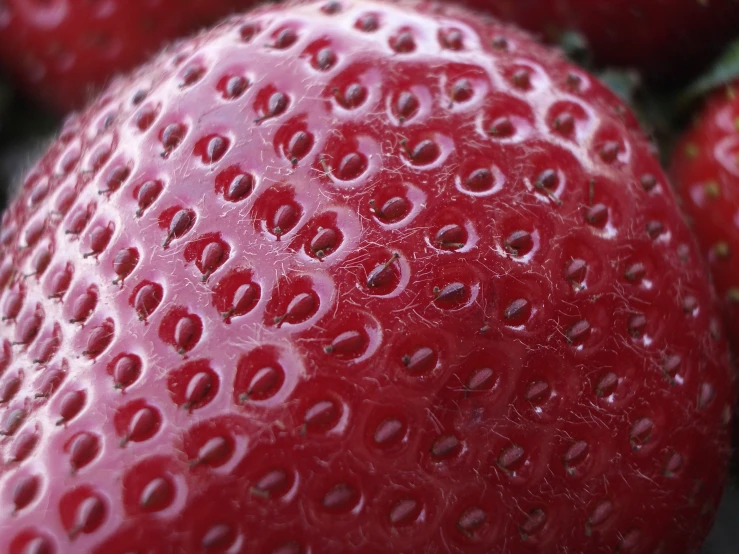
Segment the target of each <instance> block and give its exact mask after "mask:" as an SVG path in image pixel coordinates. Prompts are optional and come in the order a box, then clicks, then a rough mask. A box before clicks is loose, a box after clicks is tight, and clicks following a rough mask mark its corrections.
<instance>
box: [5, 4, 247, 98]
mask: <svg viewBox="0 0 739 554" xmlns="http://www.w3.org/2000/svg"><path fill="white" fill-rule="evenodd" d="M254 3H255V2H253V1H251V0H105V1H102V2H100V1H90V0H3V1H2V2H0V65H2V66H3V67H4V69H5V71H6V72H8V74H9V75H10V76H11V78H12V79H13V81H14V82H15V83H16V84H17V85H18V86H19V87H21V88H22V89H23V90H24V92H25V93H27V94H29V95H31V96H33V97H35V98H37V99H38V100H40V101H42V102H43V103H44V104H46V105H47V106H49V107H51V108H53V109H55V110H56V111H59V112H66V111H69V110H70V109H72V108H75V107H81V106H82V105H83V104H85V102H86V101H87V100H88V99H89V97H90V95H91V94H92V93H93V92H94V91H95V90H96V89H98V88H99V87H100V86H101V85H103V84H105V83H107V82H108V81H110V79H111V77H113V76H114V75H115V74H116V73H118V72H120V71H125V70H128V69H130V68H132V67H134V66H136V65H138V64H139V63H141V62H143V61H144V60H146V58H147V57H148V56H150V55H151V54H154V53H155V52H156V51H158V50H159V49H160V48H161V47H162V46H163V45H164V44H166V43H167V42H169V41H171V40H173V39H176V38H178V37H181V36H182V35H185V34H187V33H190V32H192V31H193V30H195V29H197V28H198V27H202V26H203V25H207V24H209V23H211V22H214V21H216V20H217V19H218V18H220V17H223V16H224V15H226V14H228V13H229V12H232V11H234V10H235V9H237V8H243V7H246V6H250V5H252V4H254Z"/></svg>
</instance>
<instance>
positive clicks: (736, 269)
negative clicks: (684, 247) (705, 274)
mask: <svg viewBox="0 0 739 554" xmlns="http://www.w3.org/2000/svg"><path fill="white" fill-rule="evenodd" d="M738 155H739V99H738V98H737V96H736V88H735V85H733V86H732V85H729V86H725V87H722V88H721V89H720V90H719V91H717V92H715V93H714V94H713V95H712V96H710V97H709V98H708V99H707V102H706V105H705V106H704V107H703V109H702V111H701V113H700V114H699V116H698V117H696V119H695V121H694V122H693V124H692V126H691V128H690V129H688V131H687V132H686V133H685V134H684V135H683V136H682V137H681V139H680V141H679V143H678V145H677V146H676V147H675V150H674V154H673V159H672V166H671V174H672V180H673V183H674V185H675V188H676V189H677V192H678V195H679V198H680V200H681V203H682V207H683V209H684V211H685V213H686V215H687V216H688V218H689V220H690V224H691V226H692V228H693V231H694V232H695V235H696V236H697V237H698V241H699V243H700V246H701V249H702V251H703V255H704V257H705V258H706V259H707V260H708V264H709V267H710V269H711V275H712V277H713V281H714V283H715V286H716V289H717V291H718V293H719V295H720V296H721V300H722V308H723V313H724V319H725V323H726V329H727V331H728V333H729V339H730V341H731V343H732V346H733V348H734V350H735V351H736V352H739V220H737V213H739V157H738Z"/></svg>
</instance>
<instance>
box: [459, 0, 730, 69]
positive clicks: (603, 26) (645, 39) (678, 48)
mask: <svg viewBox="0 0 739 554" xmlns="http://www.w3.org/2000/svg"><path fill="white" fill-rule="evenodd" d="M465 3H467V4H468V5H470V6H473V7H475V8H478V9H481V10H486V11H489V12H490V13H493V14H495V15H498V16H500V17H502V18H503V19H506V20H509V21H514V22H516V23H518V24H519V25H522V26H524V27H526V28H527V29H530V30H532V31H535V32H537V33H539V34H541V35H542V36H544V37H546V38H549V39H550V40H553V41H557V40H559V39H560V36H561V33H562V32H563V31H572V30H574V31H578V32H580V33H581V34H582V35H583V37H584V38H585V39H586V40H587V42H588V45H589V47H590V49H591V51H592V53H593V54H594V56H595V59H596V61H597V62H598V63H600V64H605V65H616V66H628V67H637V68H639V69H641V70H642V71H643V72H644V74H645V76H646V77H648V78H649V79H651V80H652V81H654V82H658V83H659V82H661V81H662V80H663V79H669V80H675V79H683V78H685V77H686V76H689V75H690V74H693V73H696V72H700V71H702V69H703V67H704V66H705V64H706V63H707V62H708V61H710V59H711V57H712V56H714V55H715V54H717V53H718V52H719V51H720V50H721V49H722V48H723V47H724V45H725V44H726V42H727V41H728V40H729V39H731V38H732V37H735V36H736V32H737V31H736V30H737V28H738V27H739V2H737V0H709V1H702V0H619V1H617V2H614V1H612V0H465Z"/></svg>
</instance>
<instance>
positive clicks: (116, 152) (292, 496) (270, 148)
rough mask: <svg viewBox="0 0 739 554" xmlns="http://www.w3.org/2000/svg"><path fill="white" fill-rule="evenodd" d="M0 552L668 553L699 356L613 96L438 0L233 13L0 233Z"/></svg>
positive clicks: (689, 439)
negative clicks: (436, 1) (0, 250)
mask: <svg viewBox="0 0 739 554" xmlns="http://www.w3.org/2000/svg"><path fill="white" fill-rule="evenodd" d="M0 243H1V244H2V245H3V249H4V250H3V259H2V264H0V283H1V284H2V287H3V288H2V295H1V296H0V309H1V310H2V314H1V315H2V317H3V318H4V319H3V321H2V322H0V347H1V348H0V353H2V358H0V360H1V361H2V376H0V401H1V402H0V433H2V435H0V459H1V460H2V466H0V467H1V469H0V507H1V508H2V509H0V552H10V554H21V553H23V554H25V553H27V552H34V553H39V552H44V553H46V552H51V553H54V554H78V553H83V552H84V553H88V552H90V553H92V554H125V553H130V552H138V553H146V554H170V553H171V554H175V553H176V554H181V553H186V554H189V553H201V552H206V553H211V552H215V553H218V554H224V553H237V552H238V553H250V554H251V553H265V554H288V553H290V554H294V553H303V554H307V553H321V554H325V553H328V554H343V553H348V552H352V553H360V554H365V553H366V554H374V553H382V552H388V551H390V552H403V553H419V554H421V553H437V552H439V553H441V552H457V553H487V552H491V551H494V552H496V551H505V552H507V553H509V554H524V553H529V552H542V553H549V552H564V551H567V552H587V553H594V554H599V553H603V554H605V553H613V552H644V553H653V552H665V553H670V554H673V553H676V554H682V553H693V552H696V551H697V549H698V548H699V545H700V543H701V542H702V540H703V537H704V536H705V534H706V532H707V530H708V529H709V527H710V525H711V522H712V519H713V514H714V511H715V508H716V505H717V502H718V500H719V498H720V495H721V492H722V488H723V483H724V472H725V468H726V465H727V458H728V455H729V446H728V434H729V430H728V429H729V424H730V418H731V413H730V411H731V410H730V405H731V392H730V391H731V389H732V386H731V385H732V383H731V374H730V370H729V367H728V361H727V358H728V356H727V345H726V341H725V340H724V338H722V336H721V326H720V323H718V321H717V319H718V317H717V314H716V312H715V310H714V308H713V300H712V296H711V292H710V288H709V285H708V282H707V278H706V276H705V275H704V270H703V269H702V264H701V257H700V253H699V252H698V251H697V249H696V248H695V247H694V246H693V242H692V239H691V237H690V234H689V230H688V228H687V226H686V225H685V224H684V222H683V221H682V220H681V218H680V215H679V214H678V210H677V207H676V203H675V200H674V197H673V196H672V193H671V192H670V189H669V187H668V185H667V181H666V178H665V176H664V174H663V172H662V171H661V170H660V167H659V165H658V163H657V161H656V160H655V158H654V156H653V153H652V149H651V148H650V146H649V144H648V142H647V141H646V139H645V138H644V136H643V135H642V134H641V133H640V131H639V130H638V128H637V126H636V123H635V120H634V118H633V117H632V115H630V113H629V112H628V110H627V109H626V108H625V107H624V106H623V105H622V104H621V103H620V102H619V101H618V100H617V99H616V98H615V97H614V96H613V95H612V94H611V93H610V92H608V91H607V90H606V89H605V88H604V87H603V86H601V85H600V84H599V83H598V82H597V81H596V80H594V79H593V78H592V77H590V76H589V75H588V74H586V73H584V72H583V71H582V70H579V69H577V68H575V67H573V66H571V65H570V64H569V63H568V62H566V61H565V60H564V59H563V58H562V57H561V56H560V55H559V54H557V53H555V52H552V51H551V50H549V49H547V48H545V47H542V46H540V45H538V44H536V43H535V42H533V41H532V40H531V39H530V38H529V37H528V36H527V35H525V34H523V33H521V32H519V31H517V30H515V29H512V28H510V27H508V26H504V25H501V24H499V23H496V22H494V21H492V20H485V19H483V18H481V17H480V16H479V15H477V14H471V13H469V12H467V11H464V10H462V9H461V8H455V7H452V6H444V5H437V4H430V3H420V4H417V3H397V4H388V3H379V2H371V1H362V0H359V1H356V2H328V3H326V2H323V3H309V4H303V5H284V6H277V7H264V8H260V9H259V10H257V11H255V12H252V13H250V14H246V15H243V16H239V17H232V18H231V19H229V20H228V21H226V22H224V23H223V24H221V25H220V26H219V27H218V28H217V29H215V30H213V31H211V32H209V33H206V34H203V35H201V36H199V37H196V38H194V39H192V40H190V41H188V42H184V43H181V44H179V45H178V46H176V47H174V48H173V49H171V50H170V51H168V52H165V53H163V54H161V55H160V56H159V57H158V58H156V59H155V60H153V61H152V62H151V63H150V64H149V65H146V66H144V67H143V68H141V69H139V70H137V71H136V72H135V73H134V74H132V75H131V76H129V77H126V78H121V79H119V80H117V81H115V82H114V83H113V84H112V86H111V87H110V88H109V89H108V90H107V92H106V93H105V94H104V95H103V96H102V97H101V98H100V99H99V100H97V101H96V102H95V103H94V104H92V105H91V106H90V107H89V109H87V110H86V111H84V112H82V113H80V114H79V115H76V116H73V117H72V118H70V119H69V120H68V122H67V123H66V124H65V126H64V128H63V130H62V131H61V133H60V135H59V137H58V139H57V141H56V142H55V143H54V144H53V145H52V146H51V147H50V149H49V151H48V152H47V153H46V154H45V156H44V157H43V158H42V159H41V160H40V161H39V162H38V165H37V166H36V167H35V169H33V170H32V171H31V172H30V174H29V175H28V176H27V178H26V180H25V183H24V186H23V188H22V191H21V192H20V194H19V196H18V198H17V199H16V200H15V202H14V203H13V204H12V206H11V207H10V208H9V210H8V211H7V213H6V214H5V217H4V219H3V223H2V229H1V230H0Z"/></svg>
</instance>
